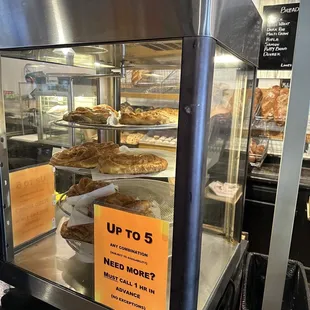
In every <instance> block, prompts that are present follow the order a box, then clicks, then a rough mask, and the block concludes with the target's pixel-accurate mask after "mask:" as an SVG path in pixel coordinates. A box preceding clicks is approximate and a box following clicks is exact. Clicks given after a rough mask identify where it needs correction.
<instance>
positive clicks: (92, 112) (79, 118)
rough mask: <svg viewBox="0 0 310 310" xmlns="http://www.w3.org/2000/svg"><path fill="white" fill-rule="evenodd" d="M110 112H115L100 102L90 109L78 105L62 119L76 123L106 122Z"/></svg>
mask: <svg viewBox="0 0 310 310" xmlns="http://www.w3.org/2000/svg"><path fill="white" fill-rule="evenodd" d="M111 112H113V113H117V112H116V111H115V110H114V109H113V108H112V107H110V106H109V105H107V104H100V105H97V106H95V107H93V108H92V109H90V108H83V107H79V108H76V109H75V110H74V111H72V112H69V113H67V114H65V115H64V116H63V120H64V121H67V122H73V123H78V124H106V122H107V119H108V117H109V116H110V115H111Z"/></svg>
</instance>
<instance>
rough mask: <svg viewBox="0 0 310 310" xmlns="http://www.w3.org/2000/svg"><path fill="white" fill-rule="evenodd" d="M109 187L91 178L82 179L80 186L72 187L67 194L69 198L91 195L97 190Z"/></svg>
mask: <svg viewBox="0 0 310 310" xmlns="http://www.w3.org/2000/svg"><path fill="white" fill-rule="evenodd" d="M107 185H109V183H106V182H104V181H93V180H92V179H90V178H86V177H84V178H82V179H81V180H80V182H79V183H78V184H74V185H72V186H71V187H70V188H69V190H68V193H67V196H68V197H73V196H79V195H84V194H87V193H90V192H92V191H94V190H96V189H99V188H102V187H105V186H107Z"/></svg>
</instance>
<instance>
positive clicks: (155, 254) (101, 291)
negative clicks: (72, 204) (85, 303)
mask: <svg viewBox="0 0 310 310" xmlns="http://www.w3.org/2000/svg"><path fill="white" fill-rule="evenodd" d="M94 218H95V245H94V246H95V249H94V251H95V253H94V254H95V300H96V301H97V302H100V303H101V304H103V305H105V306H108V307H111V308H112V309H115V310H136V309H144V310H158V309H161V310H162V309H163V310H164V309H166V307H167V306H166V305H167V299H166V293H167V274H168V242H169V236H168V234H169V223H168V222H165V221H162V220H159V219H155V218H150V217H145V216H141V215H136V214H132V213H128V212H125V211H120V210H115V209H112V208H108V207H103V206H99V205H95V217H94Z"/></svg>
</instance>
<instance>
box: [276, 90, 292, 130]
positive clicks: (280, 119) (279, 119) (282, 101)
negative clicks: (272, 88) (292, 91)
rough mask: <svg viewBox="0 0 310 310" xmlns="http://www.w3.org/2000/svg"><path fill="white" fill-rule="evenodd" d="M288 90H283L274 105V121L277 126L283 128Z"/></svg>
mask: <svg viewBox="0 0 310 310" xmlns="http://www.w3.org/2000/svg"><path fill="white" fill-rule="evenodd" d="M288 97H289V90H288V89H287V88H283V89H281V90H280V94H279V96H278V97H277V99H276V101H275V103H274V108H273V109H274V120H275V122H276V123H277V125H279V126H283V125H284V124H285V120H286V114H287V107H288Z"/></svg>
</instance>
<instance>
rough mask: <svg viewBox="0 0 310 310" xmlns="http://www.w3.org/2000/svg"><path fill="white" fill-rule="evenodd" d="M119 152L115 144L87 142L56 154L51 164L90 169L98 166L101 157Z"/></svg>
mask: <svg viewBox="0 0 310 310" xmlns="http://www.w3.org/2000/svg"><path fill="white" fill-rule="evenodd" d="M117 152H119V146H118V145H117V144H114V143H113V142H107V143H95V142H87V143H84V144H82V145H79V146H74V147H72V148H70V149H67V150H63V151H61V152H58V153H56V154H54V155H53V157H52V158H51V160H50V164H51V165H53V166H67V167H74V168H86V169H90V168H95V167H96V166H97V164H98V158H99V156H101V157H104V156H108V155H110V154H111V153H117Z"/></svg>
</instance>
